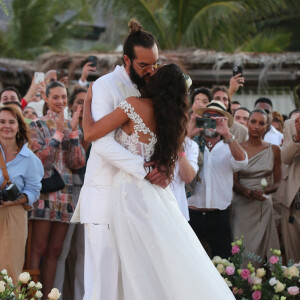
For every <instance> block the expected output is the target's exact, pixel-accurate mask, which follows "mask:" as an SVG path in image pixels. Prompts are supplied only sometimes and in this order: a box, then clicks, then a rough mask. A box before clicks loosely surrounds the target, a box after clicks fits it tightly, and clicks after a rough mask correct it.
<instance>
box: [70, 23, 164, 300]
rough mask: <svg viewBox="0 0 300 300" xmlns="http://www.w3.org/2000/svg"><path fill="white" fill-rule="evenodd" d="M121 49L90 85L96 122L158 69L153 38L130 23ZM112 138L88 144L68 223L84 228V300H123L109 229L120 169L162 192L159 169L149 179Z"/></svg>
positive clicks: (139, 162)
mask: <svg viewBox="0 0 300 300" xmlns="http://www.w3.org/2000/svg"><path fill="white" fill-rule="evenodd" d="M129 28H130V33H129V35H128V36H127V38H126V39H125V42H124V45H123V65H122V66H116V68H115V70H114V71H113V72H111V73H109V74H107V75H104V76H102V77H100V78H99V79H98V80H96V81H95V83H94V84H93V100H92V116H93V118H94V120H95V121H97V120H99V119H101V118H102V117H103V116H105V115H107V114H109V113H111V112H112V111H113V110H114V109H115V108H116V107H117V106H118V105H119V104H120V102H121V101H123V100H125V99H126V98H127V97H130V96H137V97H138V96H140V95H141V94H140V90H141V89H142V88H143V86H144V85H145V83H146V81H147V79H148V78H149V77H150V76H151V75H152V73H154V71H155V70H156V68H157V67H158V60H159V56H158V48H157V43H156V41H155V39H154V37H153V35H152V34H150V33H149V32H146V31H144V30H143V29H142V27H141V26H140V24H139V23H138V22H137V21H135V20H131V21H130V22H129ZM114 133H115V132H111V133H109V134H107V135H106V136H104V137H103V138H101V139H98V140H96V141H94V142H93V143H92V148H91V153H90V157H89V160H88V163H87V169H86V174H85V180H84V185H83V187H82V190H81V193H80V198H79V201H78V204H77V207H76V210H75V212H74V216H73V218H72V222H81V223H83V224H84V226H85V262H84V263H85V270H84V276H85V278H84V289H85V295H84V298H83V299H84V300H102V299H103V300H120V299H123V297H124V295H123V289H122V280H121V265H120V257H119V253H118V249H117V247H116V241H115V236H114V232H113V228H112V226H111V223H112V219H111V211H110V209H111V207H110V200H111V194H112V191H113V187H112V179H113V176H114V175H115V174H116V173H117V171H118V170H119V169H121V170H124V171H126V172H127V173H130V174H131V175H133V176H135V177H137V178H140V179H143V178H146V179H148V180H149V181H150V182H151V183H153V184H157V185H159V186H161V187H163V188H165V187H166V186H167V184H168V182H167V180H166V179H167V177H166V175H165V174H164V173H160V172H159V171H158V170H157V168H154V170H153V171H151V172H150V173H148V174H147V172H146V170H145V168H144V163H145V162H144V159H143V157H141V156H138V155H135V154H133V153H131V152H130V151H128V150H126V149H125V148H124V147H123V146H121V145H120V144H119V143H118V142H116V140H115V139H114Z"/></svg>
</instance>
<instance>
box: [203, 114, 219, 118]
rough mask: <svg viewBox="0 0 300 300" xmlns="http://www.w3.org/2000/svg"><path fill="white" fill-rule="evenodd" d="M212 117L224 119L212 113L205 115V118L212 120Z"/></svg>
mask: <svg viewBox="0 0 300 300" xmlns="http://www.w3.org/2000/svg"><path fill="white" fill-rule="evenodd" d="M211 117H215V118H219V117H222V116H221V115H219V114H212V113H204V114H203V118H211Z"/></svg>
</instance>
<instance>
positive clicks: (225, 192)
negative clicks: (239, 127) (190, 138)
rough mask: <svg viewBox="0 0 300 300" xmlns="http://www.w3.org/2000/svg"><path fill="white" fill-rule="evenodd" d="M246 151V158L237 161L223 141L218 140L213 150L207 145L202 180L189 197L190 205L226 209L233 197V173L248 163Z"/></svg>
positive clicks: (201, 173) (201, 174)
mask: <svg viewBox="0 0 300 300" xmlns="http://www.w3.org/2000/svg"><path fill="white" fill-rule="evenodd" d="M244 153H245V155H246V158H245V159H244V160H242V161H237V160H235V159H234V158H233V156H232V154H231V151H230V148H229V146H228V145H227V144H225V143H224V142H223V141H220V142H218V143H217V144H216V145H215V146H214V148H213V149H212V150H211V151H209V150H208V148H207V147H205V150H204V157H203V167H202V170H201V172H200V178H201V182H200V183H197V184H196V187H195V190H194V195H193V196H191V197H190V198H188V204H189V206H195V207H198V208H217V209H220V210H224V209H226V208H227V207H228V206H229V205H230V203H231V198H232V187H233V173H234V172H237V171H239V170H240V169H242V168H243V167H245V166H246V165H247V164H248V156H247V153H246V152H245V151H244Z"/></svg>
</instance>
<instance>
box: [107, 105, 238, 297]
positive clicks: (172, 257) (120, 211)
mask: <svg viewBox="0 0 300 300" xmlns="http://www.w3.org/2000/svg"><path fill="white" fill-rule="evenodd" d="M119 107H121V108H122V109H124V111H125V112H126V113H127V114H128V116H129V117H130V118H131V119H132V120H133V121H134V123H135V124H136V125H135V132H134V133H133V134H132V135H130V136H129V135H127V134H126V133H125V132H124V131H123V130H122V129H118V130H117V132H116V136H115V139H116V140H117V141H118V142H119V143H120V144H121V145H123V146H124V147H126V148H127V149H128V150H130V151H131V152H133V153H135V154H138V155H142V156H144V157H145V159H146V160H149V158H150V157H151V154H152V153H153V150H154V145H155V142H156V138H155V135H154V134H153V133H152V132H151V131H150V130H149V129H148V128H147V127H146V126H145V124H144V123H143V121H142V119H141V118H140V117H139V115H138V114H136V113H135V112H134V109H133V107H132V106H131V105H130V104H128V103H127V102H126V101H124V102H122V103H121V104H120V105H119ZM141 134H146V135H149V144H145V143H141V142H139V141H138V138H139V135H141ZM113 182H114V183H113V186H114V188H113V190H114V192H113V195H112V201H111V205H112V210H111V211H112V217H113V224H112V230H114V232H115V237H116V243H117V247H118V251H119V254H120V258H121V269H122V278H123V288H124V295H125V300H201V299H203V300H227V299H235V298H234V296H233V294H232V293H231V291H230V289H229V288H228V287H227V285H226V283H225V281H224V280H223V278H222V277H221V276H220V274H219V273H218V271H217V270H216V268H215V266H214V265H213V264H212V262H211V260H210V258H209V257H208V255H207V254H206V252H205V250H204V249H203V247H202V245H201V244H200V242H199V240H198V238H197V237H196V235H195V234H194V232H193V230H192V229H191V227H190V225H189V224H188V223H187V221H186V220H185V218H184V216H183V215H182V213H181V212H180V210H179V208H178V205H177V201H176V199H175V198H174V196H173V194H172V192H171V190H170V189H169V188H166V189H163V188H160V187H158V186H156V185H152V184H151V183H149V182H148V181H147V180H139V179H137V178H135V177H133V176H131V175H129V174H127V173H125V172H123V171H119V172H118V173H117V174H116V175H115V177H114V181H113Z"/></svg>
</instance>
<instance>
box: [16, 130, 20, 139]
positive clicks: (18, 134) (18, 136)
mask: <svg viewBox="0 0 300 300" xmlns="http://www.w3.org/2000/svg"><path fill="white" fill-rule="evenodd" d="M19 138H20V132H19V131H18V132H17V139H19Z"/></svg>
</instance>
